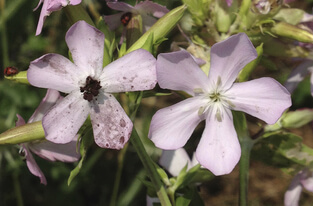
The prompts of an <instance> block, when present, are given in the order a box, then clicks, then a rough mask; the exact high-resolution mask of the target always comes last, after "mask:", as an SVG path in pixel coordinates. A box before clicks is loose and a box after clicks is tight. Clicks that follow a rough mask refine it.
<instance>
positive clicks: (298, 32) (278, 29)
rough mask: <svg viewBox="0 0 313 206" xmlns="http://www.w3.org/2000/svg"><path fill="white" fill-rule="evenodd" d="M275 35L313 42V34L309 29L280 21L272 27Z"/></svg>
mask: <svg viewBox="0 0 313 206" xmlns="http://www.w3.org/2000/svg"><path fill="white" fill-rule="evenodd" d="M271 32H272V33H273V34H275V35H278V36H282V37H286V38H289V39H293V40H296V41H300V42H304V43H313V34H312V33H311V32H309V31H307V30H303V29H300V28H299V27H297V26H293V25H291V24H288V23H285V22H279V23H277V24H275V25H274V26H273V27H272V28H271Z"/></svg>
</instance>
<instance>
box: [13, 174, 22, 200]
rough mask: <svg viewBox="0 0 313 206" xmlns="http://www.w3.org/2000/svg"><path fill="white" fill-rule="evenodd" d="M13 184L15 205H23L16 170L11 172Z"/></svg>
mask: <svg viewBox="0 0 313 206" xmlns="http://www.w3.org/2000/svg"><path fill="white" fill-rule="evenodd" d="M12 178H13V185H14V191H15V195H16V196H15V198H16V205H17V206H24V203H23V197H22V191H21V187H20V183H19V180H18V173H17V171H15V172H14V173H13V176H12Z"/></svg>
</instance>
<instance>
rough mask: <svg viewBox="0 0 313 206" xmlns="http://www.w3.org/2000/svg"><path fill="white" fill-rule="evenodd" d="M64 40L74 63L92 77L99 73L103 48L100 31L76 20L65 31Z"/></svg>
mask: <svg viewBox="0 0 313 206" xmlns="http://www.w3.org/2000/svg"><path fill="white" fill-rule="evenodd" d="M65 41H66V43H67V46H68V48H69V50H70V52H71V54H72V58H73V61H74V63H75V64H76V65H77V66H78V67H80V69H82V70H84V71H85V72H86V75H88V76H91V77H94V76H97V75H99V74H100V72H101V71H102V68H103V67H102V66H103V48H104V34H103V33H102V32H101V31H99V30H98V29H96V28H95V27H93V26H91V25H89V24H88V23H86V22H85V21H78V22H76V23H75V24H74V25H73V26H71V28H70V29H69V30H68V31H67V33H66V36H65ZM86 77H87V76H86Z"/></svg>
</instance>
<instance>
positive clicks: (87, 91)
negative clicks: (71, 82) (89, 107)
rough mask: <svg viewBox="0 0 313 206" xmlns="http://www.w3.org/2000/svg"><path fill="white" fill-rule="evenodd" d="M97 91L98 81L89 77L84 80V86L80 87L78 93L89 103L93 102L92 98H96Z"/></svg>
mask: <svg viewBox="0 0 313 206" xmlns="http://www.w3.org/2000/svg"><path fill="white" fill-rule="evenodd" d="M99 89H101V85H100V81H97V80H94V79H93V78H91V77H90V76H88V77H87V78H86V85H85V86H84V87H80V92H82V93H83V94H84V95H83V98H84V99H85V100H87V101H88V102H90V101H91V100H93V97H96V96H98V94H99Z"/></svg>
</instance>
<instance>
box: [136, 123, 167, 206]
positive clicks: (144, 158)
mask: <svg viewBox="0 0 313 206" xmlns="http://www.w3.org/2000/svg"><path fill="white" fill-rule="evenodd" d="M130 142H131V144H132V145H133V146H134V147H135V149H136V152H137V154H138V156H139V158H140V160H141V162H142V164H143V166H144V168H145V170H146V172H147V175H148V176H149V178H150V179H151V181H152V184H153V185H154V186H155V190H156V193H157V195H158V198H159V199H160V202H161V204H162V205H163V206H170V205H172V204H171V202H170V200H169V198H168V196H167V193H166V190H165V188H164V186H163V185H162V183H161V180H160V177H159V175H158V173H157V171H156V169H155V167H154V165H153V161H152V160H151V158H150V156H149V155H148V154H147V152H146V150H145V148H144V146H143V144H142V142H141V140H140V137H139V135H138V133H137V131H136V129H135V128H133V131H132V135H131V138H130Z"/></svg>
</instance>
